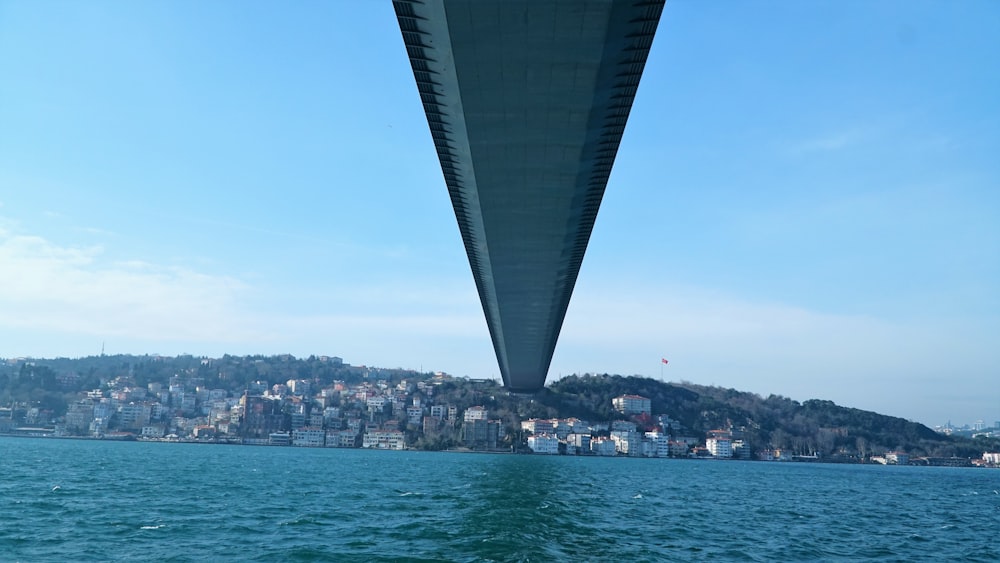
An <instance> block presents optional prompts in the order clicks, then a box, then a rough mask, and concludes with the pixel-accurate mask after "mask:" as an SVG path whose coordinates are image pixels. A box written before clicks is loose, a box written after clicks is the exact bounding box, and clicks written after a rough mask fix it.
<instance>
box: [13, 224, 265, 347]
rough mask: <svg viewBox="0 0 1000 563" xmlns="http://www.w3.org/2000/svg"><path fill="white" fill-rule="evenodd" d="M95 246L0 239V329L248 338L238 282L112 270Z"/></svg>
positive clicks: (121, 266)
mask: <svg viewBox="0 0 1000 563" xmlns="http://www.w3.org/2000/svg"><path fill="white" fill-rule="evenodd" d="M102 256H103V249H102V248H101V247H100V246H89V247H73V246H60V245H58V244H56V243H53V242H51V241H49V240H46V239H44V238H42V237H38V236H30V235H21V234H13V233H11V232H0V263H2V264H3V265H4V271H5V275H3V276H0V328H4V329H32V330H37V329H44V330H54V331H59V332H64V333H84V334H93V335H107V336H111V335H121V336H128V337H130V338H138V339H143V340H150V341H170V340H186V339H202V338H204V339H212V340H215V341H219V340H221V341H234V340H242V339H247V338H254V337H255V336H256V335H255V334H254V332H253V331H252V330H248V329H247V328H245V327H244V325H243V323H241V322H240V321H241V320H242V317H243V315H242V314H241V312H240V308H239V303H238V302H239V300H240V298H241V297H242V294H243V293H244V292H245V291H246V290H247V288H246V287H245V286H244V285H243V284H242V283H241V282H239V281H238V280H235V279H232V278H226V277H219V276H210V275H205V274H200V273H198V272H195V271H192V270H188V269H184V268H175V267H163V266H158V265H155V264H152V263H148V262H142V261H131V262H118V263H111V262H108V261H106V260H104V259H103V258H102Z"/></svg>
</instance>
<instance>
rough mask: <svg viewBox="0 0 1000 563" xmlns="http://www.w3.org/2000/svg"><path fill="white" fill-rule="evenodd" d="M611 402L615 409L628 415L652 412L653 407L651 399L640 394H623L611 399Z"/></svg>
mask: <svg viewBox="0 0 1000 563" xmlns="http://www.w3.org/2000/svg"><path fill="white" fill-rule="evenodd" d="M611 404H612V405H613V406H614V408H615V410H616V411H618V412H620V413H622V414H624V415H626V416H628V415H631V414H642V413H646V414H650V412H651V410H652V409H651V408H650V404H649V399H647V398H646V397H640V396H639V395H622V396H621V397H615V398H614V399H611Z"/></svg>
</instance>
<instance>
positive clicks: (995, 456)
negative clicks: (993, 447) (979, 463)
mask: <svg viewBox="0 0 1000 563" xmlns="http://www.w3.org/2000/svg"><path fill="white" fill-rule="evenodd" d="M983 461H985V462H986V463H992V464H993V465H1000V452H983Z"/></svg>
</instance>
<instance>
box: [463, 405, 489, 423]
mask: <svg viewBox="0 0 1000 563" xmlns="http://www.w3.org/2000/svg"><path fill="white" fill-rule="evenodd" d="M486 415H487V412H486V408H485V407H469V408H468V409H466V410H465V422H472V421H473V420H486V419H487V418H488V417H487V416H486Z"/></svg>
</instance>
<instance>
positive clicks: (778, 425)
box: [544, 375, 1000, 457]
mask: <svg viewBox="0 0 1000 563" xmlns="http://www.w3.org/2000/svg"><path fill="white" fill-rule="evenodd" d="M623 394H636V395H642V396H644V397H648V398H649V399H650V400H651V405H652V410H653V413H654V414H661V413H662V414H667V415H668V416H670V417H671V418H673V419H675V420H677V421H678V423H679V424H678V425H677V426H678V428H677V429H675V432H677V433H681V434H685V433H686V434H690V435H692V436H699V437H701V436H704V435H705V432H707V431H709V430H712V429H715V428H727V427H729V426H732V427H733V428H734V429H738V430H740V431H742V434H743V436H744V438H745V439H747V440H749V441H750V443H751V447H752V448H753V449H754V450H756V449H760V448H763V447H768V446H770V447H774V448H787V449H791V450H792V451H795V452H796V453H803V454H805V453H813V452H818V453H821V454H823V455H826V456H830V455H834V454H840V455H842V456H845V457H850V456H855V455H858V454H860V455H866V454H872V453H884V452H885V451H888V450H893V449H901V450H905V451H907V452H910V453H911V455H915V456H933V457H950V456H960V457H978V456H980V455H981V454H982V452H983V451H984V449H989V448H990V447H992V448H994V449H996V448H997V444H998V442H1000V441H998V440H996V439H993V440H986V439H979V440H975V441H974V440H968V439H962V438H953V437H949V436H945V435H943V434H938V433H937V432H935V431H933V430H931V429H930V428H928V427H926V426H924V425H923V424H919V423H916V422H911V421H908V420H905V419H902V418H897V417H892V416H886V415H882V414H878V413H874V412H869V411H863V410H859V409H852V408H847V407H841V406H838V405H836V404H834V403H833V402H831V401H823V400H816V399H814V400H809V401H804V402H802V403H799V402H797V401H793V400H791V399H788V398H786V397H782V396H779V395H771V396H769V397H766V398H764V397H761V396H759V395H756V394H753V393H746V392H742V391H737V390H735V389H723V388H720V387H706V386H702V385H695V384H691V383H683V384H673V383H665V382H662V381H658V380H655V379H649V378H644V377H623V376H618V375H601V376H589V375H588V376H575V375H574V376H569V377H565V378H563V379H561V380H559V381H556V382H554V383H553V384H552V385H551V386H550V393H548V394H547V395H546V397H545V399H544V402H545V403H546V404H549V405H551V406H554V407H556V408H557V409H558V410H559V411H561V412H567V413H572V414H574V415H576V416H580V417H581V418H585V417H591V418H594V419H607V418H611V417H613V416H614V414H615V413H614V412H613V411H612V409H611V398H612V397H616V396H619V395H623Z"/></svg>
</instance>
